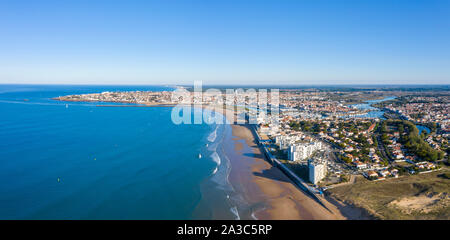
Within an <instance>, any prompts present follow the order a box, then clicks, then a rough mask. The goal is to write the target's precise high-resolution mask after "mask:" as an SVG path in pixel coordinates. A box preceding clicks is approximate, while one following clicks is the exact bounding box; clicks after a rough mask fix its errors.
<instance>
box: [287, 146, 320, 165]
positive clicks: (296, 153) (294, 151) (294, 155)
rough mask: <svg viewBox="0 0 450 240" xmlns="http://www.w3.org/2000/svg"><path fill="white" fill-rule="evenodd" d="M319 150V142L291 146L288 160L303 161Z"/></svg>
mask: <svg viewBox="0 0 450 240" xmlns="http://www.w3.org/2000/svg"><path fill="white" fill-rule="evenodd" d="M320 149H322V142H321V141H315V142H307V143H297V144H292V145H290V147H289V151H288V158H289V160H291V161H303V160H305V159H307V158H308V157H310V156H311V155H312V154H313V153H314V152H315V151H317V150H320Z"/></svg>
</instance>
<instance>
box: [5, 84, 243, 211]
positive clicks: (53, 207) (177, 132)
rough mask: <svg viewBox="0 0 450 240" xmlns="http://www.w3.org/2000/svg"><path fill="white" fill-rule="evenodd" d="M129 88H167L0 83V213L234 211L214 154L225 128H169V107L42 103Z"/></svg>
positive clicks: (222, 164)
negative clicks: (78, 95)
mask: <svg viewBox="0 0 450 240" xmlns="http://www.w3.org/2000/svg"><path fill="white" fill-rule="evenodd" d="M133 90H142V91H146V90H147V91H163V90H172V89H171V88H169V87H158V86H70V85H60V86H56V85H0V112H1V117H0V219H211V218H213V217H214V218H221V219H236V218H239V216H238V213H237V212H236V211H235V209H236V208H235V207H234V206H233V204H232V203H231V202H230V199H229V198H230V195H231V194H232V192H233V189H232V187H231V185H230V184H229V183H228V179H227V177H228V175H227V174H228V172H229V169H230V166H229V163H228V162H227V161H224V160H223V159H222V158H221V156H220V154H218V153H217V151H216V150H217V147H218V146H220V144H221V141H223V140H224V139H223V135H224V132H225V131H231V128H230V126H229V125H226V124H225V125H223V124H222V125H208V124H199V125H175V124H173V123H172V121H171V119H170V116H171V110H172V108H170V107H98V106H96V105H98V104H99V103H77V102H59V101H55V100H51V98H53V97H58V96H64V95H68V94H80V93H96V92H103V91H133ZM100 104H102V103H100ZM108 104H110V103H108ZM197 111H198V110H197ZM200 155H201V157H200ZM205 200H207V201H205Z"/></svg>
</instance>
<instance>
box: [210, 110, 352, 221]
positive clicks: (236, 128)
mask: <svg viewBox="0 0 450 240" xmlns="http://www.w3.org/2000/svg"><path fill="white" fill-rule="evenodd" d="M202 108H204V109H208V110H211V111H215V112H217V110H218V109H215V108H214V107H213V106H208V105H206V106H203V107H202ZM219 113H220V114H222V115H224V116H226V117H227V121H228V123H227V124H230V126H231V134H229V135H226V136H225V139H224V141H222V143H221V144H222V146H221V148H222V149H223V154H225V155H226V156H224V157H226V158H227V159H228V160H229V161H230V165H231V170H230V173H229V175H228V180H229V182H230V184H231V185H232V187H233V189H234V190H235V192H236V194H237V195H240V196H241V197H242V198H243V199H244V201H245V202H246V206H245V207H242V208H241V209H239V210H241V212H240V215H241V219H262V220H270V219H274V220H287V219H292V220H295V219H298V220H316V219H317V220H319V219H323V220H337V219H340V220H344V219H347V218H346V217H344V215H342V213H341V212H340V211H339V210H338V208H337V207H336V206H335V205H333V204H331V203H330V202H328V201H327V200H325V199H323V200H322V204H324V205H321V204H320V203H319V202H317V201H316V200H314V199H313V198H312V197H310V196H309V195H308V194H307V193H305V192H303V191H302V190H301V189H299V188H298V187H297V186H296V185H295V184H294V183H293V182H292V181H291V180H290V179H289V178H288V177H287V176H286V175H285V174H284V173H283V172H282V171H281V170H280V169H278V168H277V167H274V166H272V165H271V164H270V163H269V162H268V161H267V160H266V159H265V155H264V154H262V152H261V149H260V147H259V146H258V144H257V142H256V139H255V137H254V135H253V132H252V130H251V128H250V125H248V124H237V123H236V120H237V119H236V118H237V117H236V116H235V115H234V113H232V112H231V110H230V109H223V112H220V111H219ZM231 116H234V117H235V119H232V118H231Z"/></svg>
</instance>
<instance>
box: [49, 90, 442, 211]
mask: <svg viewBox="0 0 450 240" xmlns="http://www.w3.org/2000/svg"><path fill="white" fill-rule="evenodd" d="M188 90H189V89H188ZM245 93H246V92H245V91H244V94H245ZM189 94H192V95H194V93H193V92H189ZM247 94H249V92H247ZM252 94H253V95H252ZM278 94H279V99H277V102H278V103H279V105H278V106H276V107H277V110H278V111H277V113H276V114H274V112H273V106H272V105H273V104H272V102H273V99H272V98H271V96H270V94H269V96H268V97H267V99H268V103H267V104H266V105H264V106H263V107H261V106H258V105H255V102H254V101H252V100H251V99H252V98H253V97H255V95H254V93H251V94H249V95H248V96H247V97H244V98H240V99H241V100H242V99H244V100H243V101H241V102H239V101H237V100H235V101H226V100H224V98H223V97H222V96H217V93H216V92H208V91H205V92H203V94H202V98H201V100H198V99H197V100H195V99H196V98H195V97H194V96H192V95H190V96H192V97H189V100H186V97H185V99H184V100H182V101H181V102H183V103H193V104H198V103H200V104H202V105H210V106H211V105H221V106H225V107H226V108H232V109H234V110H236V111H237V114H236V115H237V116H242V118H247V119H249V118H251V117H252V116H253V117H254V118H255V119H256V122H252V124H251V126H252V128H253V129H254V131H255V133H256V135H257V136H258V141H259V144H260V146H261V147H262V148H263V149H264V151H266V152H265V154H266V157H267V158H269V159H270V161H271V162H272V163H273V161H274V160H275V161H276V162H277V164H278V165H280V166H279V167H281V168H283V169H286V170H284V172H287V174H288V175H293V176H294V177H295V179H298V181H297V182H298V184H299V185H300V186H301V187H303V188H304V189H305V190H307V191H310V192H311V193H312V194H317V195H318V196H323V195H333V191H334V189H339V188H340V187H341V186H349V185H355V186H356V184H355V183H358V184H361V182H362V184H366V185H368V184H371V183H372V182H378V181H383V180H388V179H398V178H401V179H408V178H411V179H413V178H412V177H413V176H417V177H420V176H425V175H426V174H430V173H437V172H440V173H439V176H440V177H441V178H446V179H448V178H450V173H449V172H448V171H447V167H448V165H449V162H448V154H449V145H448V140H449V136H450V135H449V134H450V108H449V106H450V91H448V89H444V90H429V91H425V90H424V91H411V90H409V91H402V90H395V91H393V90H391V91H385V90H383V89H375V90H355V89H352V90H345V89H344V90H329V89H315V88H312V89H280V90H279V93H277V95H278ZM172 95H173V94H172V92H170V91H163V92H140V91H136V92H103V93H95V94H83V95H70V96H63V97H58V98H55V99H56V100H61V101H90V102H105V103H128V104H138V105H145V106H156V105H161V106H173V105H176V104H177V103H179V102H180V99H175V100H174V99H173V96H172ZM256 95H257V94H256ZM226 99H229V98H226ZM261 108H264V111H262V113H261V111H260V112H258V110H261ZM238 118H239V117H238ZM283 169H282V170H283ZM361 179H365V180H364V181H362V180H361ZM447 181H448V180H447ZM447 190H448V189H447ZM439 194H440V193H439ZM443 194H444V195H442V194H441V195H439V196H443V197H441V198H439V200H436V201H437V202H443V206H444V211H445V212H447V210H448V202H449V196H448V192H444V193H443ZM441 205H442V204H441ZM441 205H439V206H441ZM435 210H436V209H435ZM436 211H438V210H436ZM374 214H376V213H374Z"/></svg>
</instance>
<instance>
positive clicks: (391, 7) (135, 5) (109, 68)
mask: <svg viewBox="0 0 450 240" xmlns="http://www.w3.org/2000/svg"><path fill="white" fill-rule="evenodd" d="M448 29H450V3H449V2H448V1H395V2H393V1H339V2H336V1H323V0H318V1H302V2H299V1H276V2H275V1H226V2H218V1H215V2H209V1H194V2H192V1H189V2H187V1H174V2H171V3H168V2H166V1H152V2H148V1H127V2H125V1H123V2H120V1H70V2H69V1H63V2H62V1H39V3H38V2H36V1H2V2H0V30H1V33H2V38H0V52H1V53H2V54H1V56H0V84H56V85H58V84H68V85H192V84H193V82H194V81H196V80H201V81H203V83H204V85H286V86H288V85H291V86H299V85H304V86H314V85H316V86H319V85H321V86H326V85H448V84H450V67H449V66H450V46H449V44H448V43H449V42H450V31H449V30H448Z"/></svg>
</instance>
